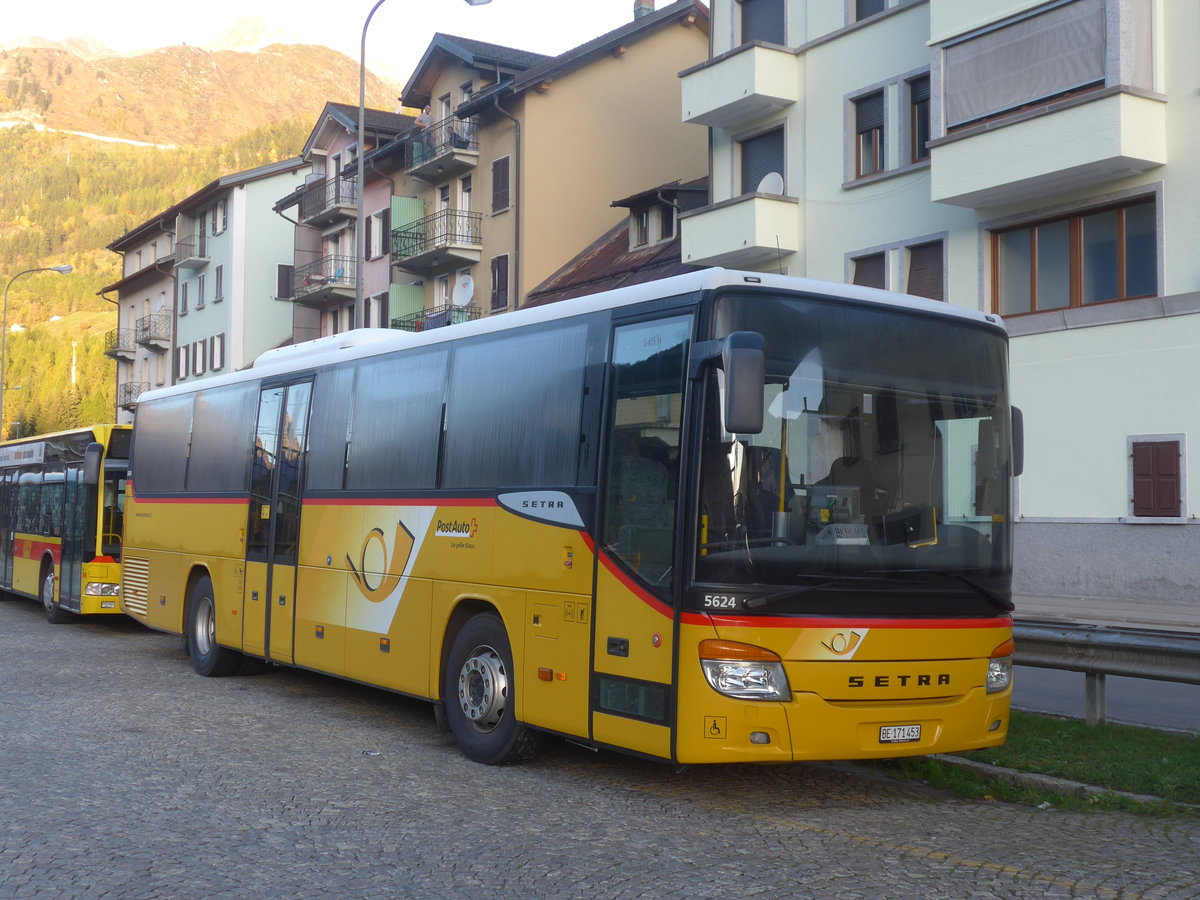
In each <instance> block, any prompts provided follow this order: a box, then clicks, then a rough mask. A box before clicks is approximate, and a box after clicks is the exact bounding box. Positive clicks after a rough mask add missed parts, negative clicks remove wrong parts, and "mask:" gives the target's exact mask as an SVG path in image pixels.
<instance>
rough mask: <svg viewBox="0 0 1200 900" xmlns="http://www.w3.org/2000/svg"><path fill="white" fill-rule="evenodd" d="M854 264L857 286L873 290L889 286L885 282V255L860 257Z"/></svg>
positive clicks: (873, 254)
mask: <svg viewBox="0 0 1200 900" xmlns="http://www.w3.org/2000/svg"><path fill="white" fill-rule="evenodd" d="M853 262H854V283H855V284H861V285H862V286H863V287H873V288H883V287H886V286H887V285H886V283H885V281H884V255H883V254H882V253H872V254H871V255H870V256H860V257H858V258H857V259H855V260H854V261H853Z"/></svg>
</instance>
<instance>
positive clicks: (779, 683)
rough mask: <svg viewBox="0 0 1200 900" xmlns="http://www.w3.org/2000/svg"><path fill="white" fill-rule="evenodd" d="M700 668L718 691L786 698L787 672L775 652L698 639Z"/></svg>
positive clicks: (741, 696) (756, 697) (747, 697)
mask: <svg viewBox="0 0 1200 900" xmlns="http://www.w3.org/2000/svg"><path fill="white" fill-rule="evenodd" d="M700 667H701V668H702V669H703V670H704V677H705V678H707V679H708V683H709V685H711V686H712V689H713V690H714V691H716V692H717V693H719V694H724V695H725V696H727V697H737V698H738V699H740V700H790V699H791V697H792V692H791V688H789V687H788V680H787V674H786V673H785V672H784V671H783V661H782V660H780V658H779V655H778V654H777V653H772V652H771V651H770V650H766V649H764V648H762V647H755V646H753V645H751V644H739V643H737V642H735V641H717V640H708V641H701V642H700Z"/></svg>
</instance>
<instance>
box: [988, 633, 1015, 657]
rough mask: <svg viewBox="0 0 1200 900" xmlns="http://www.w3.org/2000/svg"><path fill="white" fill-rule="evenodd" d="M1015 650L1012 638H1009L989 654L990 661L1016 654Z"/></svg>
mask: <svg viewBox="0 0 1200 900" xmlns="http://www.w3.org/2000/svg"><path fill="white" fill-rule="evenodd" d="M1016 650H1017V645H1016V642H1015V641H1013V639H1012V638H1009V639H1008V640H1007V641H1005V642H1004V643H1003V644H1001V645H1000V646H999V647H997V648H996V649H995V650H993V651H992V652H991V653H990V654H989V657H990V658H991V659H997V658H999V657H1002V656H1012V655H1013V654H1014V653H1015V652H1016Z"/></svg>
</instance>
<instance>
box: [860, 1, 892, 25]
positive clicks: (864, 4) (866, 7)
mask: <svg viewBox="0 0 1200 900" xmlns="http://www.w3.org/2000/svg"><path fill="white" fill-rule="evenodd" d="M884 6H885V0H855V3H854V18H855V21H858V20H860V19H865V18H867V17H868V16H877V15H879V14H880V13H881V12H883V10H884Z"/></svg>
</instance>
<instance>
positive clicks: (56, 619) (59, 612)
mask: <svg viewBox="0 0 1200 900" xmlns="http://www.w3.org/2000/svg"><path fill="white" fill-rule="evenodd" d="M42 606H43V607H44V608H45V610H46V621H47V622H49V623H50V624H51V625H62V624H64V623H65V622H70V621H71V620H72V619H74V618H75V617H74V616H73V615H72V614H71V613H69V612H67V611H66V610H65V609H63V608H62V607H61V606H59V604H58V601H56V600H55V599H54V570H53V569H52V568H50V567H49V566H43V567H42Z"/></svg>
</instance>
